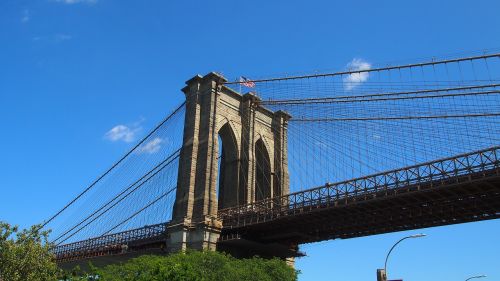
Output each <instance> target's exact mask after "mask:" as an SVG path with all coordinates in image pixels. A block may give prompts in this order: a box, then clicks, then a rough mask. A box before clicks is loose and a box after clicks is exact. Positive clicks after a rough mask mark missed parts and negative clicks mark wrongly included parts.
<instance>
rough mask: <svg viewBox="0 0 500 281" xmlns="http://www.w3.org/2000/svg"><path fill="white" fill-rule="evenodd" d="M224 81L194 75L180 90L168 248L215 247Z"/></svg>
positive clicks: (209, 75)
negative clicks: (182, 110)
mask: <svg viewBox="0 0 500 281" xmlns="http://www.w3.org/2000/svg"><path fill="white" fill-rule="evenodd" d="M225 81H226V80H225V79H224V78H223V77H222V76H219V75H217V74H215V73H210V74H208V75H205V76H204V77H201V76H199V75H198V76H195V77H193V78H192V79H190V80H188V81H187V82H186V84H187V86H186V87H184V88H183V89H182V91H183V92H184V94H185V96H186V115H185V124H184V136H183V146H182V149H181V154H180V159H179V173H178V183H177V194H176V200H175V204H174V210H173V218H172V224H171V226H170V227H169V229H168V230H167V232H168V234H169V240H168V245H167V247H168V248H169V249H170V251H172V252H175V251H179V250H185V249H187V248H190V249H197V250H205V249H210V250H215V246H216V242H217V239H218V238H219V234H220V232H221V228H222V224H221V223H220V221H218V220H217V219H216V216H217V195H216V181H217V148H216V145H217V142H216V138H217V132H215V130H214V126H215V122H216V111H217V106H216V104H217V95H218V94H217V90H218V89H217V88H218V87H219V86H220V85H221V84H222V83H223V82H225Z"/></svg>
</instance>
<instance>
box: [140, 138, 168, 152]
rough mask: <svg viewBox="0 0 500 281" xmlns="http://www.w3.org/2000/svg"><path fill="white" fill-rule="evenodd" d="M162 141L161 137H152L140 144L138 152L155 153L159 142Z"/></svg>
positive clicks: (158, 147)
mask: <svg viewBox="0 0 500 281" xmlns="http://www.w3.org/2000/svg"><path fill="white" fill-rule="evenodd" d="M162 143H163V140H162V139H161V138H154V139H152V140H150V141H148V142H147V143H145V144H143V145H141V146H140V147H139V148H138V152H140V153H150V154H152V153H156V152H158V151H159V150H160V148H161V144H162Z"/></svg>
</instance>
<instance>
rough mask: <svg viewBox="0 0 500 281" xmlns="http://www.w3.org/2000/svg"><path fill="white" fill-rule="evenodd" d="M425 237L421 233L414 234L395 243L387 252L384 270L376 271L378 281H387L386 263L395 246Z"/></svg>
mask: <svg viewBox="0 0 500 281" xmlns="http://www.w3.org/2000/svg"><path fill="white" fill-rule="evenodd" d="M424 236H426V235H425V234H423V233H420V234H414V235H410V236H406V237H403V238H401V239H400V240H399V241H398V242H396V243H395V244H394V245H393V246H392V247H391V249H390V250H389V252H388V253H387V256H386V257H385V263H384V269H383V271H382V270H380V269H379V270H377V276H380V277H379V279H380V280H381V281H387V261H388V260H389V256H390V255H391V253H392V250H394V248H396V246H397V245H398V244H399V243H401V242H403V241H404V240H406V239H410V238H420V237H424Z"/></svg>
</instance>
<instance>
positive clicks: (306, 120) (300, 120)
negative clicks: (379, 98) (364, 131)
mask: <svg viewBox="0 0 500 281" xmlns="http://www.w3.org/2000/svg"><path fill="white" fill-rule="evenodd" d="M494 116H500V112H494V113H478V114H461V115H460V114H456V115H422V116H395V117H358V118H308V119H305V118H304V119H291V120H290V121H289V122H335V121H369V120H409V119H440V118H465V117H467V118H474V117H494Z"/></svg>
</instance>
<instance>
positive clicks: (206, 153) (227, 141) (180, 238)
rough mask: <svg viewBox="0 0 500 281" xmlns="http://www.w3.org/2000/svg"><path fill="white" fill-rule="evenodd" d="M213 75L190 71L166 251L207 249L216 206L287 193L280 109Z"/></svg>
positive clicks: (216, 227) (284, 118) (212, 243)
mask: <svg viewBox="0 0 500 281" xmlns="http://www.w3.org/2000/svg"><path fill="white" fill-rule="evenodd" d="M226 81H227V80H226V79H225V78H224V77H222V76H220V75H219V74H216V73H209V74H207V75H205V76H203V77H202V76H199V75H198V76H195V77H193V78H192V79H190V80H188V81H187V82H186V84H187V86H186V87H184V88H183V89H182V91H183V92H184V94H185V96H186V117H185V124H184V137H183V147H182V149H181V154H180V160H179V175H178V183H177V194H176V201H175V204H174V210H173V218H172V224H171V226H170V227H169V231H168V233H169V234H170V237H169V243H168V244H169V245H168V247H169V249H170V250H172V251H178V250H181V249H186V248H192V249H212V250H215V248H216V242H217V239H218V237H219V234H220V231H221V227H222V225H221V222H220V221H218V220H217V210H219V209H224V208H228V207H232V206H237V205H241V204H245V203H251V202H254V201H256V200H261V199H265V198H269V197H274V196H279V195H283V194H287V193H289V177H288V159H287V122H288V120H289V119H290V116H289V115H288V114H287V113H285V112H283V111H276V112H273V111H270V110H268V109H266V108H264V107H262V106H260V105H259V102H260V99H259V98H258V97H257V96H256V95H255V94H254V93H247V94H244V95H241V94H240V93H238V92H236V91H234V90H232V89H230V88H228V87H226V86H224V85H223V83H224V82H226Z"/></svg>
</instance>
